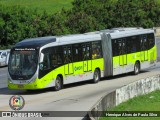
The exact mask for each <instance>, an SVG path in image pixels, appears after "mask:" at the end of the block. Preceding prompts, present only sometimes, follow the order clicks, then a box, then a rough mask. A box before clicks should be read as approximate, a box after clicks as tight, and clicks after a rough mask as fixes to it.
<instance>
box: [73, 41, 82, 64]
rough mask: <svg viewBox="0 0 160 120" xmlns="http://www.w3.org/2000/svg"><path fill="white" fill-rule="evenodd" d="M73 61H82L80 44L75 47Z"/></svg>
mask: <svg viewBox="0 0 160 120" xmlns="http://www.w3.org/2000/svg"><path fill="white" fill-rule="evenodd" d="M73 56H74V57H73V61H74V62H78V61H81V60H82V49H81V45H80V44H75V45H73Z"/></svg>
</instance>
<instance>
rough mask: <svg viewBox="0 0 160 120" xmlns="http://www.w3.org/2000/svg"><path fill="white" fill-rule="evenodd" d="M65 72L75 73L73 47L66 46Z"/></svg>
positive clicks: (67, 73)
mask: <svg viewBox="0 0 160 120" xmlns="http://www.w3.org/2000/svg"><path fill="white" fill-rule="evenodd" d="M64 64H65V65H64V73H65V75H69V74H73V63H72V47H71V46H65V47H64Z"/></svg>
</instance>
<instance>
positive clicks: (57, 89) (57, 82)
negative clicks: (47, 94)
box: [54, 76, 62, 91]
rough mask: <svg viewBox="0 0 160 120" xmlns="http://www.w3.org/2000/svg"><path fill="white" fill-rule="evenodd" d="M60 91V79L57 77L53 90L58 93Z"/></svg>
mask: <svg viewBox="0 0 160 120" xmlns="http://www.w3.org/2000/svg"><path fill="white" fill-rule="evenodd" d="M60 89H62V79H61V77H60V76H57V78H56V80H55V87H54V90H55V91H59V90H60Z"/></svg>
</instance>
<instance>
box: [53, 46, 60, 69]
mask: <svg viewBox="0 0 160 120" xmlns="http://www.w3.org/2000/svg"><path fill="white" fill-rule="evenodd" d="M62 56H63V51H62V47H61V46H59V47H53V48H52V52H51V64H52V67H53V68H56V67H59V66H61V65H62V64H63V57H62Z"/></svg>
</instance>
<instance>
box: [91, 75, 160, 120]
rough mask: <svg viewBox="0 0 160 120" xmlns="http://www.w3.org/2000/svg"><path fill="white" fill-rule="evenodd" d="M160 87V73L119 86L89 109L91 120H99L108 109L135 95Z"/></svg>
mask: <svg viewBox="0 0 160 120" xmlns="http://www.w3.org/2000/svg"><path fill="white" fill-rule="evenodd" d="M159 89H160V74H158V75H155V76H152V77H147V78H144V79H141V80H138V81H135V82H133V83H130V84H128V85H126V86H123V87H121V88H118V89H116V90H114V91H112V92H111V93H109V94H106V95H105V96H103V97H101V99H100V100H99V101H98V102H97V103H96V104H95V105H94V106H93V107H92V108H91V109H90V110H89V112H88V116H89V118H90V120H99V118H100V117H101V116H102V115H103V114H104V113H103V112H105V111H106V110H109V109H110V108H113V107H115V106H117V105H119V104H120V103H122V102H125V101H127V100H129V99H131V98H133V97H136V96H139V95H144V94H147V93H150V92H152V91H154V90H159Z"/></svg>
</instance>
